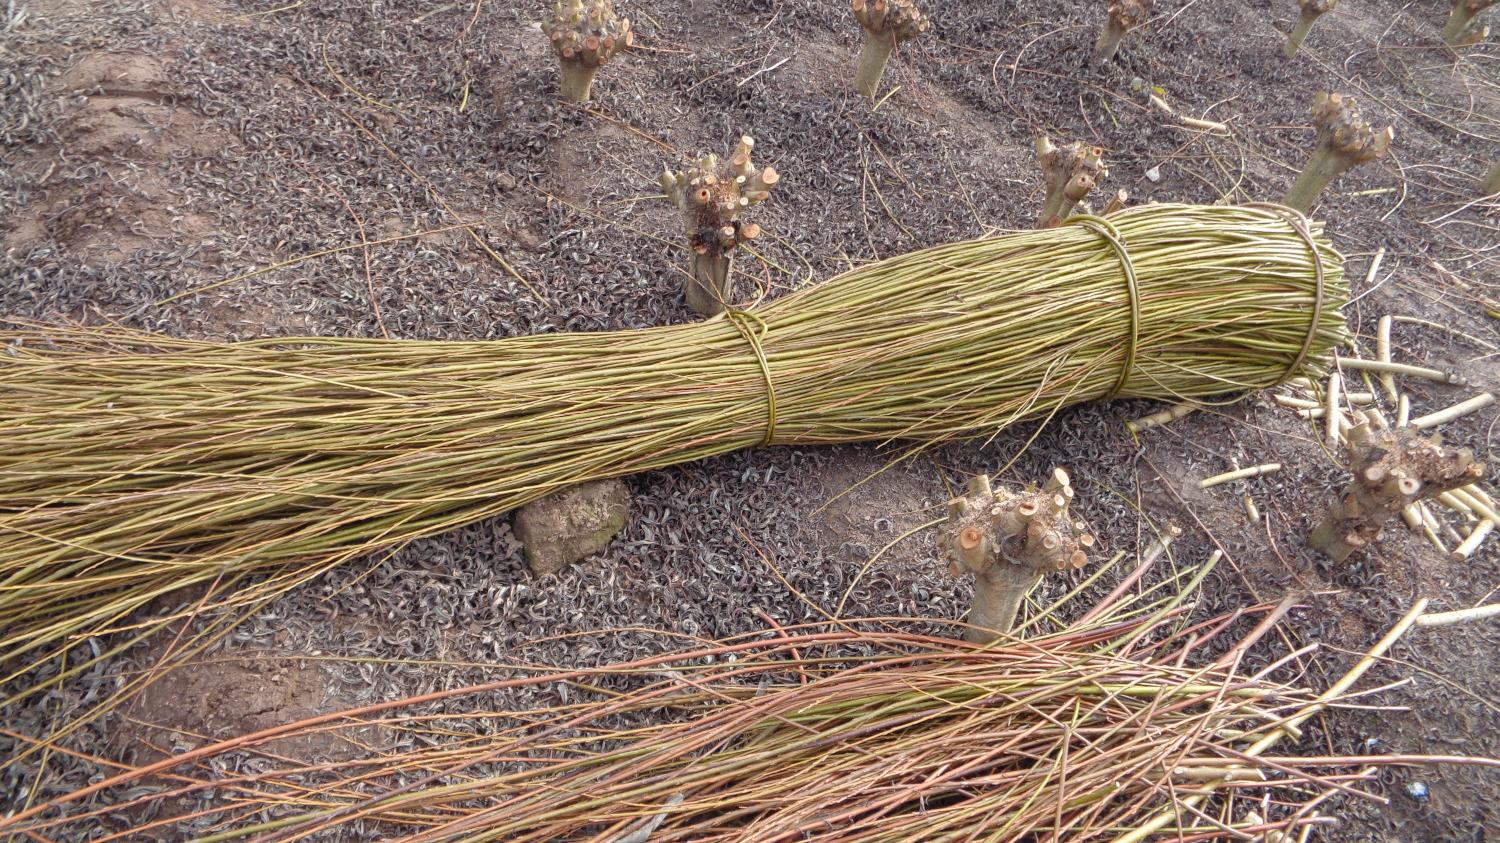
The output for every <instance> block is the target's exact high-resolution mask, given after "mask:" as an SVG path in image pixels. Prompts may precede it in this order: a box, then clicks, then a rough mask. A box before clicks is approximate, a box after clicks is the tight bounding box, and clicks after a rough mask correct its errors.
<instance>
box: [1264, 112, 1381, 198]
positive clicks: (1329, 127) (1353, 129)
mask: <svg viewBox="0 0 1500 843" xmlns="http://www.w3.org/2000/svg"><path fill="white" fill-rule="evenodd" d="M1312 118H1313V126H1315V127H1316V128H1317V130H1318V138H1317V147H1316V148H1315V149H1314V150H1313V154H1312V157H1311V158H1309V159H1308V161H1307V165H1306V166H1304V167H1303V168H1302V173H1301V174H1300V175H1298V176H1297V181H1296V182H1295V183H1293V184H1292V188H1291V190H1288V191H1287V194H1286V198H1285V199H1284V200H1282V203H1281V204H1283V205H1286V206H1287V207H1289V208H1296V209H1297V210H1299V211H1301V212H1303V213H1304V214H1305V213H1307V212H1308V211H1309V210H1310V209H1311V208H1312V206H1313V205H1315V204H1317V202H1318V197H1319V196H1322V195H1323V191H1324V190H1325V189H1326V188H1327V187H1328V185H1329V184H1331V183H1332V182H1333V180H1334V179H1335V178H1337V177H1338V176H1340V175H1341V174H1343V173H1345V172H1348V171H1349V170H1352V169H1353V168H1355V167H1357V166H1359V165H1360V164H1364V163H1367V162H1370V161H1374V160H1375V159H1377V158H1379V157H1381V156H1383V155H1385V153H1386V152H1387V150H1389V149H1390V146H1391V140H1392V139H1393V138H1395V136H1396V130H1395V129H1394V128H1392V127H1390V126H1387V127H1385V128H1384V129H1382V130H1380V131H1376V130H1375V129H1374V128H1373V127H1371V126H1370V124H1369V123H1367V122H1365V120H1364V118H1362V117H1361V116H1360V113H1359V104H1358V103H1357V102H1355V101H1354V98H1353V97H1346V96H1344V95H1342V94H1330V93H1327V92H1325V91H1319V92H1318V93H1317V94H1316V95H1315V96H1314V97H1313V109H1312Z"/></svg>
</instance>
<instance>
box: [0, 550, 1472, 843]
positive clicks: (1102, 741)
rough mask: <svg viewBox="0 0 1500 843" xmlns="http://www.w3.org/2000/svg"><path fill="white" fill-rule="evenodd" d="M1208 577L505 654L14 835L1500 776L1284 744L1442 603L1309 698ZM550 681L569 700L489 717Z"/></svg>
mask: <svg viewBox="0 0 1500 843" xmlns="http://www.w3.org/2000/svg"><path fill="white" fill-rule="evenodd" d="M1115 561H1116V562H1118V561H1119V557H1117V558H1116V560H1115ZM1150 564H1151V563H1150V562H1149V561H1144V560H1143V561H1142V562H1141V563H1140V564H1139V565H1138V566H1137V567H1136V570H1135V572H1134V573H1132V574H1131V575H1130V577H1129V578H1128V580H1127V581H1130V580H1134V579H1135V578H1136V577H1138V576H1139V575H1140V574H1141V573H1142V571H1143V570H1144V569H1145V567H1147V566H1149V565H1150ZM1211 564H1212V563H1211V562H1210V565H1209V566H1201V567H1199V568H1196V569H1195V568H1188V569H1184V570H1179V571H1177V572H1175V573H1172V574H1169V575H1168V576H1166V577H1165V578H1163V579H1162V580H1161V581H1159V582H1158V583H1157V584H1156V585H1154V586H1150V587H1144V588H1141V589H1139V590H1138V591H1136V592H1135V593H1128V592H1127V591H1125V590H1118V589H1117V590H1116V592H1114V593H1113V594H1112V595H1111V596H1110V597H1108V598H1106V599H1105V600H1104V601H1102V602H1100V603H1098V604H1097V605H1095V606H1094V608H1093V609H1091V610H1090V611H1089V612H1088V613H1087V614H1085V615H1084V616H1083V617H1082V618H1080V619H1078V620H1075V621H1073V622H1071V623H1068V624H1066V625H1063V626H1060V627H1056V626H1052V625H1051V624H1049V625H1048V626H1047V627H1046V628H1043V629H1041V630H1032V631H1031V633H1032V634H1034V636H1035V637H1032V638H1029V639H1028V640H1025V641H1020V640H1016V639H1005V640H1002V641H1001V642H998V643H996V644H994V645H991V646H985V647H980V646H976V645H972V644H967V643H964V642H962V641H957V640H954V639H953V638H947V637H933V636H931V635H926V634H922V633H920V632H917V631H907V630H903V629H901V628H900V627H901V625H902V624H903V621H901V620H897V619H872V620H868V621H854V620H850V621H843V622H840V623H839V624H836V625H828V624H813V625H804V626H794V627H790V628H788V629H780V628H778V629H776V630H775V631H774V633H771V632H767V633H762V634H751V635H747V636H741V637H739V638H735V639H731V640H727V641H723V642H703V643H700V644H697V645H689V646H687V647H685V648H683V649H679V650H675V651H670V652H666V653H662V654H658V655H654V656H649V657H646V658H642V659H638V660H635V661H632V662H627V663H620V664H610V665H604V666H599V667H590V668H546V667H538V666H531V667H526V666H519V665H507V666H498V665H497V666H496V673H497V674H498V677H497V678H495V679H493V680H491V681H487V682H485V683H483V684H480V685H475V686H471V687H466V688H452V689H444V690H440V691H435V692H432V693H429V694H425V695H422V696H420V697H414V698H411V699H408V700H393V701H389V702H384V703H377V704H374V705H369V706H365V707H363V708H360V709H351V710H348V711H342V712H333V713H328V714H322V715H318V716H316V717H312V718H309V719H307V720H303V721H300V722H296V723H287V724H283V725H281V726H277V727H273V728H270V729H265V730H262V731H260V732H256V733H253V734H247V735H241V736H236V737H234V738H231V739H228V740H224V741H221V742H218V743H213V744H209V745H206V746H202V747H199V748H197V749H193V750H191V751H188V752H184V753H182V754H179V755H177V756H174V757H170V758H166V759H163V760H161V761H158V762H153V763H150V764H144V765H141V766H135V767H130V766H122V768H121V769H120V770H119V772H117V773H116V774H114V775H112V776H110V777H109V778H106V779H103V780H100V781H95V782H90V783H88V784H84V785H80V786H79V787H78V788H77V789H76V790H74V791H72V792H69V793H65V794H59V795H56V796H55V797H54V798H52V799H50V800H49V801H47V802H45V803H39V804H37V805H36V806H34V807H32V808H31V809H29V810H26V811H23V812H21V813H18V814H16V815H14V816H12V817H7V818H3V819H0V831H12V832H23V833H30V834H32V835H36V836H38V837H39V838H53V837H55V836H56V835H57V834H60V833H61V834H65V835H67V836H69V837H72V836H80V835H81V836H87V837H89V839H93V840H98V841H100V843H105V842H106V841H111V840H121V839H130V838H132V836H139V835H140V834H143V833H147V832H155V833H166V832H171V831H173V830H175V831H176V832H177V833H184V832H189V831H190V833H191V836H192V837H193V838H194V839H198V840H203V841H227V840H248V839H253V840H257V841H276V843H292V841H299V840H309V839H324V838H327V837H330V836H332V837H340V838H342V837H343V836H348V835H353V836H355V837H360V838H364V837H378V838H379V839H384V840H398V839H399V840H403V841H414V842H415V841H466V842H471V843H478V841H495V840H506V841H553V840H611V841H627V840H629V841H645V840H650V841H653V843H666V842H667V841H689V840H691V841H713V840H724V841H731V840H758V841H760V840H764V841H796V840H823V841H839V843H850V841H906V840H922V841H939V840H968V839H973V836H974V833H975V830H976V829H980V828H982V829H983V830H984V834H985V837H986V839H993V840H1005V841H1010V840H1014V841H1022V840H1034V839H1039V838H1045V839H1054V838H1055V839H1068V840H1095V839H1097V840H1114V841H1142V840H1146V839H1172V840H1191V841H1204V840H1235V839H1247V838H1249V837H1251V836H1254V835H1257V834H1264V835H1265V836H1266V837H1267V839H1284V840H1294V839H1298V832H1299V831H1301V832H1304V833H1303V834H1302V838H1303V839H1305V836H1306V835H1305V832H1306V831H1307V830H1309V829H1310V828H1311V827H1312V826H1314V825H1317V824H1320V823H1324V822H1327V821H1328V817H1327V816H1326V814H1327V812H1328V810H1329V806H1327V805H1325V804H1324V803H1325V802H1326V800H1328V799H1329V797H1331V796H1339V795H1354V796H1361V795H1368V794H1367V792H1366V791H1364V790H1363V789H1362V788H1361V787H1359V784H1360V782H1361V781H1362V780H1367V779H1369V778H1371V777H1372V776H1373V773H1374V772H1375V770H1376V769H1377V768H1378V767H1379V766H1383V765H1393V764H1412V763H1424V762H1432V761H1439V760H1446V761H1449V762H1452V763H1476V764H1485V765H1490V766H1493V764H1494V763H1496V762H1492V761H1487V760H1485V759H1466V758H1448V759H1425V758H1420V757H1412V756H1383V757H1371V758H1329V757H1320V756H1317V755H1304V754H1301V753H1298V752H1295V751H1290V752H1287V751H1283V752H1282V753H1280V754H1278V755H1274V756H1273V755H1272V751H1273V750H1274V749H1275V748H1276V747H1277V746H1278V744H1279V743H1280V742H1281V741H1282V740H1283V739H1285V738H1287V737H1288V736H1296V735H1298V734H1300V732H1299V724H1302V723H1304V722H1306V721H1307V720H1308V719H1309V718H1311V717H1312V716H1314V715H1315V714H1316V713H1318V712H1319V711H1322V710H1324V709H1325V708H1327V707H1328V706H1329V705H1333V704H1337V703H1338V702H1339V701H1340V700H1341V699H1342V698H1343V697H1344V696H1345V695H1346V694H1348V693H1349V691H1350V689H1351V688H1352V687H1353V686H1354V684H1355V683H1356V682H1357V681H1358V680H1359V678H1360V677H1361V676H1362V675H1363V673H1364V672H1365V671H1366V670H1367V669H1368V668H1369V667H1370V666H1371V665H1372V664H1374V663H1376V661H1377V660H1378V659H1379V657H1380V656H1381V655H1382V654H1384V653H1385V652H1386V651H1387V650H1388V649H1389V648H1390V646H1391V645H1392V644H1394V643H1395V642H1396V641H1397V640H1398V639H1399V638H1400V637H1401V635H1402V634H1403V633H1405V632H1406V631H1407V630H1408V629H1410V628H1411V627H1412V626H1413V624H1414V623H1415V622H1417V621H1418V620H1419V618H1420V617H1422V613H1423V610H1424V608H1425V602H1423V603H1419V604H1418V605H1417V606H1415V607H1414V608H1413V609H1412V611H1410V612H1408V613H1407V615H1406V616H1405V617H1404V618H1403V619H1402V620H1401V622H1400V623H1399V624H1397V626H1396V627H1395V628H1393V629H1392V631H1391V632H1390V633H1388V634H1387V635H1386V636H1384V637H1383V638H1382V639H1381V640H1380V642H1379V643H1377V644H1376V645H1375V647H1374V648H1373V649H1372V650H1371V651H1370V652H1369V653H1367V654H1366V655H1365V656H1364V658H1362V659H1360V660H1359V661H1358V662H1356V663H1355V665H1354V667H1353V668H1352V669H1351V670H1350V671H1349V672H1348V673H1347V674H1345V675H1344V676H1343V678H1342V679H1340V680H1339V681H1337V682H1335V683H1334V684H1333V685H1332V686H1330V687H1329V688H1327V689H1325V690H1323V691H1322V692H1321V693H1319V692H1315V691H1313V690H1310V689H1307V688H1303V687H1299V686H1298V677H1299V675H1300V672H1301V671H1300V669H1299V668H1298V667H1297V665H1298V664H1299V663H1300V662H1301V660H1303V659H1305V658H1306V657H1307V656H1308V655H1309V653H1310V652H1311V651H1312V650H1313V649H1315V648H1311V647H1308V648H1302V649H1300V650H1297V651H1295V652H1291V653H1284V654H1279V655H1271V656H1269V660H1268V656H1267V655H1266V651H1265V647H1266V645H1264V644H1260V643H1259V642H1262V641H1271V640H1274V639H1275V636H1274V634H1272V633H1273V630H1275V628H1276V626H1277V624H1279V623H1280V621H1281V619H1282V618H1283V617H1284V616H1285V614H1286V612H1287V611H1288V610H1289V609H1290V608H1291V603H1290V601H1283V602H1282V603H1281V604H1279V605H1276V606H1271V605H1263V606H1256V607H1251V608H1249V609H1246V610H1243V611H1241V612H1237V613H1234V614H1232V615H1227V616H1223V617H1217V618H1210V619H1207V620H1204V621H1200V622H1193V623H1189V622H1188V620H1187V617H1188V614H1187V612H1186V611H1185V610H1184V609H1183V608H1182V604H1183V601H1184V600H1185V599H1191V598H1190V595H1191V594H1192V592H1193V590H1194V589H1195V587H1196V586H1197V585H1198V584H1200V583H1201V582H1202V581H1203V579H1204V576H1205V574H1206V573H1207V572H1208V569H1209V567H1211ZM1069 599H1070V598H1067V597H1065V598H1064V601H1068V600H1069ZM1058 609H1059V604H1054V605H1053V606H1052V607H1050V608H1048V609H1047V610H1046V611H1045V612H1043V613H1042V614H1041V615H1039V616H1038V619H1037V620H1040V619H1041V618H1044V617H1050V616H1053V615H1055V614H1057V612H1058ZM1032 623H1036V621H1033V622H1032ZM1037 632H1040V634H1036V633H1037ZM605 634H607V633H605ZM1252 648H1260V649H1258V650H1257V653H1258V655H1256V656H1255V657H1253V658H1254V661H1255V663H1256V664H1257V665H1258V668H1257V669H1254V670H1251V669H1247V668H1245V667H1244V664H1245V663H1246V662H1247V661H1248V659H1247V654H1248V653H1250V652H1251V650H1252ZM559 683H565V684H568V685H570V686H571V687H572V688H574V689H575V693H574V694H573V697H574V699H575V700H576V701H575V702H571V703H568V704H564V705H557V706H551V707H547V708H542V709H534V708H529V707H527V706H524V705H523V706H516V707H507V706H505V705H504V704H501V705H499V706H498V707H496V704H495V702H494V700H495V695H497V694H499V695H501V697H500V698H501V699H505V696H504V695H506V694H509V693H511V692H514V691H518V690H522V689H526V688H540V687H550V686H554V685H556V684H559ZM381 731H383V732H384V733H385V734H386V735H387V738H386V739H382V740H377V741H375V745H373V746H372V745H370V743H369V737H368V736H369V735H371V734H374V733H376V732H381ZM293 737H301V738H304V740H303V741H302V742H301V745H302V746H305V747H313V746H320V745H321V746H327V745H330V744H335V743H342V742H345V741H347V744H348V745H353V746H359V747H362V748H363V749H362V751H361V752H358V753H357V754H356V756H355V757H353V758H345V759H344V760H340V761H333V762H330V761H327V760H320V759H318V758H315V757H310V756H309V757H303V756H300V755H299V754H298V752H299V751H298V750H295V749H289V748H288V747H289V746H291V744H288V743H287V739H288V738H293ZM382 747H401V748H399V749H396V748H382ZM1288 749H1290V748H1288ZM289 753H290V754H289ZM142 817H150V818H151V819H150V820H149V821H143V820H142V819H141V818H142Z"/></svg>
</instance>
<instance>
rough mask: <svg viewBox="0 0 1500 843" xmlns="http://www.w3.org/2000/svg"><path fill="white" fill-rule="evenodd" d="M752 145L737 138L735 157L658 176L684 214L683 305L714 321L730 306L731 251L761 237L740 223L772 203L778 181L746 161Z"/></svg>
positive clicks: (704, 160)
mask: <svg viewBox="0 0 1500 843" xmlns="http://www.w3.org/2000/svg"><path fill="white" fill-rule="evenodd" d="M754 148H755V140H754V139H753V138H751V137H750V136H749V135H745V136H744V137H741V138H740V144H739V146H738V147H737V148H736V149H735V151H734V155H733V157H731V158H730V159H729V160H728V161H722V162H721V161H720V160H719V157H718V156H717V155H714V154H713V153H709V154H707V155H703V156H701V157H700V158H699V159H698V160H697V161H695V162H693V164H692V166H690V167H688V168H687V169H686V170H684V171H682V172H673V171H672V170H670V169H668V170H665V171H664V172H662V174H661V178H660V181H661V187H662V190H665V191H666V192H667V197H668V198H669V199H671V200H672V201H673V202H674V203H675V204H676V205H677V210H678V211H679V212H680V213H681V214H682V223H683V228H684V229H685V230H686V232H687V237H688V247H689V248H690V250H691V254H690V256H689V259H688V279H687V283H686V292H687V303H688V306H689V307H691V308H692V309H693V311H694V312H695V313H698V314H699V315H702V316H713V315H714V314H716V313H720V312H723V310H724V309H725V308H726V307H728V305H729V304H730V303H731V302H732V301H733V297H734V283H733V280H732V278H733V276H732V275H731V272H732V270H733V268H734V255H733V252H734V249H735V247H737V246H739V245H740V244H742V243H746V242H749V241H751V240H754V239H755V238H756V237H758V236H760V226H759V225H757V224H755V223H753V222H745V221H743V220H741V219H740V214H741V213H743V212H744V211H745V209H746V208H749V207H750V206H751V205H759V204H760V203H762V202H764V201H766V200H767V199H769V198H771V190H772V189H773V188H775V187H776V185H777V184H778V183H780V181H781V174H780V173H777V172H776V170H775V168H773V167H765V168H761V169H757V168H756V166H755V164H754V163H752V162H751V160H750V153H751V151H752V150H753V149H754Z"/></svg>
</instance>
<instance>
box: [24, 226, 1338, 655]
mask: <svg viewBox="0 0 1500 843" xmlns="http://www.w3.org/2000/svg"><path fill="white" fill-rule="evenodd" d="M1127 266H1129V267H1131V268H1133V278H1132V277H1131V274H1129V273H1127V272H1126V267H1127ZM1347 296H1348V289H1347V286H1346V285H1345V283H1344V281H1343V278H1342V274H1341V259H1340V257H1339V255H1338V253H1337V252H1335V251H1334V250H1333V248H1332V247H1331V246H1330V245H1329V244H1328V243H1327V241H1326V240H1325V239H1323V238H1322V236H1321V227H1319V226H1317V225H1315V224H1313V223H1310V222H1307V221H1306V220H1304V219H1303V218H1301V217H1300V215H1295V214H1292V213H1291V212H1287V211H1285V209H1275V208H1270V207H1194V206H1171V205H1157V206H1147V207H1142V208H1136V209H1130V210H1128V211H1125V212H1122V213H1119V214H1117V215H1115V216H1113V217H1112V218H1111V219H1110V220H1109V221H1107V222H1106V221H1103V220H1095V219H1092V218H1088V219H1079V220H1075V221H1073V222H1072V223H1070V224H1068V225H1065V226H1063V227H1060V228H1053V229H1047V230H1041V231H1028V232H1019V233H1013V234H1006V235H1002V236H998V237H994V238H990V239H983V240H975V241H971V242H965V243H956V244H953V245H948V246H942V247H938V248H933V249H928V250H925V251H921V252H916V253H913V254H909V255H905V256H902V257H897V258H892V259H889V260H885V261H881V262H878V263H873V264H869V265H866V266H863V267H860V268H858V269H854V270H851V271H849V272H847V273H844V274H843V275H840V276H838V277H836V278H834V279H832V280H829V281H827V282H825V283H822V284H819V285H816V286H813V287H810V288H808V289H805V290H802V291H799V292H796V293H794V294H791V295H788V296H786V297H784V298H781V299H779V300H777V301H774V302H771V303H770V304H767V305H765V306H764V307H760V308H757V309H755V310H754V311H752V312H742V311H732V312H730V313H729V314H727V315H726V316H724V317H723V318H717V319H714V320H710V321H708V322H703V323H698V324H687V325H673V326H667V327H661V328H655V329H650V330H643V331H624V332H609V333H592V334H547V335H539V336H527V337H516V338H511V339H504V340H499V341H492V342H424V341H389V340H363V339H330V338H309V339H293V340H274V341H273V340H262V341H251V342H239V343H233V344H216V343H210V342H194V341H187V340H177V339H170V338H166V337H159V336H153V335H148V334H140V333H133V332H129V331H124V330H118V329H109V328H102V329H71V330H67V329H49V328H45V327H28V328H24V329H22V330H19V331H12V332H7V333H0V340H4V341H5V342H6V345H7V347H6V349H5V351H8V352H9V353H8V354H7V353H0V484H3V487H4V489H5V493H4V495H0V664H5V663H7V662H11V663H12V664H14V662H13V661H11V660H13V659H15V658H16V657H17V656H21V655H24V654H27V653H30V654H31V655H30V656H29V658H30V659H31V662H30V663H31V664H36V663H38V662H37V660H38V659H44V658H47V657H49V656H51V655H54V654H57V653H60V652H63V651H64V650H65V648H66V644H65V642H67V641H69V640H77V636H79V635H85V634H89V635H92V634H98V633H102V632H108V631H118V630H120V629H127V628H128V629H137V630H139V629H140V628H141V627H140V624H139V622H138V621H133V620H131V619H130V617H129V616H130V615H131V613H132V612H133V611H134V610H136V609H138V608H140V607H141V606H144V605H145V604H147V603H149V602H151V601H153V600H156V599H158V598H159V597H161V596H163V595H166V594H168V593H170V592H172V591H174V590H176V589H179V588H182V587H184V586H189V585H195V584H196V585H204V586H209V585H211V586H212V587H213V589H215V590H216V591H215V592H214V593H215V594H219V593H221V592H224V591H226V590H228V591H234V589H235V588H239V587H240V586H241V585H243V584H244V583H245V582H246V576H247V574H249V573H251V572H256V573H267V574H268V575H269V576H268V577H267V578H266V579H264V580H260V581H259V584H258V585H257V587H256V590H254V591H247V590H244V589H243V588H241V589H240V590H239V591H234V593H233V596H231V597H227V598H224V600H225V602H227V603H228V604H230V605H234V602H235V601H236V600H247V599H248V598H246V597H245V595H247V594H251V593H254V594H258V595H264V594H266V593H270V592H274V591H275V590H277V589H285V588H289V587H291V586H292V585H295V584H297V583H300V582H303V581H305V580H306V579H307V578H308V577H310V576H313V575H316V574H317V573H318V572H320V571H322V570H325V569H326V568H327V567H328V566H331V565H336V564H339V563H341V562H344V561H346V560H349V559H351V558H354V557H356V556H359V555H360V554H363V553H366V552H368V551H371V550H375V549H380V548H388V547H394V546H399V545H400V544H402V543H404V542H407V541H409V540H411V539H413V538H416V537H420V536H425V535H430V534H433V533H437V532H440V531H443V530H447V529H449V528H451V527H455V526H458V525H462V524H465V523H469V522H472V521H475V520H477V519H481V518H484V517H487V516H491V515H496V514H499V513H503V512H505V511H507V510H510V509H512V508H514V507H517V506H520V505H521V504H524V503H527V502H528V501H531V500H534V499H536V498H539V497H541V496H543V495H546V494H547V493H549V492H551V491H554V490H556V489H559V488H561V487H565V486H568V485H572V484H576V483H580V482H583V481H587V480H592V479H597V478H603V477H610V476H616V475H622V474H627V473H631V472H637V471H642V470H645V469H650V468H656V467H660V466H667V465H672V464H675V463H681V462H685V461H688V460H695V459H700V458H704V457H709V456H713V455H716V454H723V453H726V452H728V451H732V450H735V449H737V448H743V447H747V446H753V445H757V444H762V443H768V444H812V443H834V442H852V441H861V440H874V441H886V440H891V439H918V440H940V439H946V438H951V437H961V436H973V435H978V434H990V433H993V432H994V431H996V430H998V429H999V428H1001V427H1004V426H1005V425H1007V424H1010V423H1012V422H1015V421H1017V420H1019V419H1023V418H1027V417H1035V416H1046V415H1048V414H1051V413H1053V412H1055V411H1056V410H1057V409H1059V408H1060V407H1062V406H1065V405H1067V404H1071V403H1075V402H1079V401H1086V400H1089V399H1096V398H1101V397H1112V396H1121V397H1130V396H1137V397H1152V398H1165V399H1181V398H1184V397H1200V396H1209V395H1218V394H1223V393H1227V392H1235V391H1243V390H1249V389H1256V388H1262V387H1267V386H1271V385H1273V384H1276V383H1278V382H1280V381H1282V380H1284V379H1286V378H1287V377H1290V376H1292V375H1295V374H1298V373H1299V370H1305V369H1307V368H1308V367H1312V368H1314V369H1316V368H1317V366H1318V365H1319V361H1320V359H1321V358H1322V357H1323V356H1324V355H1325V353H1326V352H1327V351H1328V350H1329V348H1330V347H1331V346H1332V345H1333V344H1335V343H1336V342H1338V341H1339V340H1341V339H1342V338H1343V336H1344V330H1345V328H1344V323H1343V319H1342V316H1341V315H1340V314H1339V312H1338V306H1339V305H1341V304H1342V303H1343V302H1344V301H1346V300H1347ZM215 600H216V601H217V600H218V597H215ZM215 605H222V604H220V603H217V602H216V604H215ZM191 610H193V607H191V606H189V607H186V608H180V609H179V610H178V612H179V614H178V616H181V615H182V614H184V613H187V612H189V611H191ZM16 675H18V674H16V673H14V672H13V673H11V674H10V676H11V677H12V678H14V677H15V676H16Z"/></svg>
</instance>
